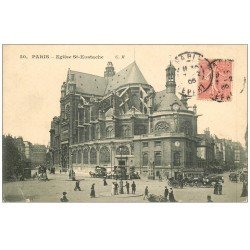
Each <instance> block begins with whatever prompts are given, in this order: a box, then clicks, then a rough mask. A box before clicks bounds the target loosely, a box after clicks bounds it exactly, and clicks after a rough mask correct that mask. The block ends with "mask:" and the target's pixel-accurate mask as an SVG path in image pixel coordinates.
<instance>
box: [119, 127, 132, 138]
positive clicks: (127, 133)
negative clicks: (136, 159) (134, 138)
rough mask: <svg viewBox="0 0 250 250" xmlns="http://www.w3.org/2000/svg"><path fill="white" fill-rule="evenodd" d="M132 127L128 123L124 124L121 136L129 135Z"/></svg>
mask: <svg viewBox="0 0 250 250" xmlns="http://www.w3.org/2000/svg"><path fill="white" fill-rule="evenodd" d="M129 132H130V128H129V126H128V125H123V126H122V127H121V137H123V138H124V137H129Z"/></svg>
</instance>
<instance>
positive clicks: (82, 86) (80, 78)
mask: <svg viewBox="0 0 250 250" xmlns="http://www.w3.org/2000/svg"><path fill="white" fill-rule="evenodd" d="M70 74H71V75H72V74H73V75H74V80H71V82H74V83H75V84H76V91H77V92H80V93H86V94H95V95H101V96H102V95H104V92H105V89H106V87H107V80H106V79H105V78H104V77H102V76H97V75H91V74H87V73H82V72H78V71H73V70H70Z"/></svg>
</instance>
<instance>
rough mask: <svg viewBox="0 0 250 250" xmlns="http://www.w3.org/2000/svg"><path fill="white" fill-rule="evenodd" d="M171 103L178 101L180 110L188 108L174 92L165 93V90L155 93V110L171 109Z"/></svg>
mask: <svg viewBox="0 0 250 250" xmlns="http://www.w3.org/2000/svg"><path fill="white" fill-rule="evenodd" d="M173 103H178V104H179V106H180V110H185V111H186V110H188V109H187V108H186V107H185V106H184V105H183V103H182V102H181V101H180V99H179V98H178V96H177V95H176V94H174V93H167V92H166V90H162V91H160V92H156V93H155V111H165V110H172V105H173Z"/></svg>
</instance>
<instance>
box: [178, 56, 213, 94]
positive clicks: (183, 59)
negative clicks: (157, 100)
mask: <svg viewBox="0 0 250 250" xmlns="http://www.w3.org/2000/svg"><path fill="white" fill-rule="evenodd" d="M201 62H202V63H201ZM175 64H176V66H177V69H176V73H177V74H176V78H177V81H178V83H179V86H178V87H177V91H178V92H179V93H181V94H184V95H187V96H189V97H190V98H191V97H196V96H197V95H198V89H197V85H198V84H199V82H202V84H203V86H205V88H208V87H209V86H210V84H211V82H212V77H213V72H212V67H211V64H210V62H209V61H208V60H207V59H206V58H204V56H203V54H201V53H199V52H196V51H192V52H191V51H186V52H183V53H180V54H179V55H177V56H176V57H175Z"/></svg>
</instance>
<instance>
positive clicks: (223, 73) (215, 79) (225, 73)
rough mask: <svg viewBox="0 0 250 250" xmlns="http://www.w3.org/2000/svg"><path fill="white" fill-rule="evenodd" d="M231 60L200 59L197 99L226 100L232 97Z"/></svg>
mask: <svg viewBox="0 0 250 250" xmlns="http://www.w3.org/2000/svg"><path fill="white" fill-rule="evenodd" d="M208 61H209V64H208ZM232 62H233V61H232V60H228V59H226V60H222V59H214V60H207V59H201V60H200V62H199V67H200V71H199V72H200V74H199V77H198V78H199V81H198V99H199V100H213V101H217V102H228V101H230V100H231V99H232V81H233V78H232Z"/></svg>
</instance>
